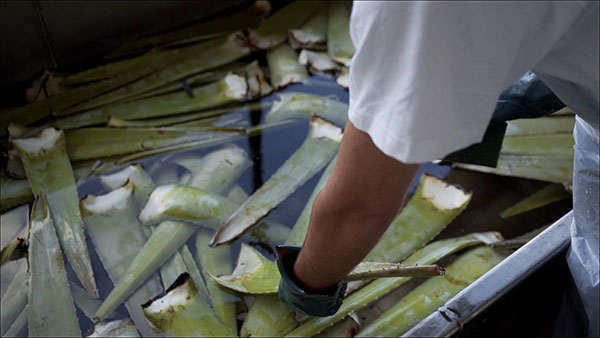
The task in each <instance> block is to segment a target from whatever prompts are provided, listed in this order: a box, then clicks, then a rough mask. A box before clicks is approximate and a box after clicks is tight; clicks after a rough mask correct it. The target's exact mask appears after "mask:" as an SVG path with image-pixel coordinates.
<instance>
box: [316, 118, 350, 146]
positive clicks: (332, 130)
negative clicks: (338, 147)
mask: <svg viewBox="0 0 600 338" xmlns="http://www.w3.org/2000/svg"><path fill="white" fill-rule="evenodd" d="M310 127H311V134H310V136H311V137H312V138H318V139H320V138H328V139H330V140H333V141H335V142H341V141H342V136H343V133H342V129H341V128H339V127H337V126H336V125H335V124H333V123H331V122H329V121H327V120H324V119H322V118H320V117H317V116H313V117H311V119H310Z"/></svg>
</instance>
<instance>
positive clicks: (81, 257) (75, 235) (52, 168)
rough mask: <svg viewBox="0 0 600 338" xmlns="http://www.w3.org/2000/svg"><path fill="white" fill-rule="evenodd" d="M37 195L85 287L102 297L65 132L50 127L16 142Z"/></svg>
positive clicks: (92, 293) (94, 294)
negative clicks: (40, 198)
mask: <svg viewBox="0 0 600 338" xmlns="http://www.w3.org/2000/svg"><path fill="white" fill-rule="evenodd" d="M13 144H14V145H15V147H16V148H17V150H18V151H19V155H20V156H21V158H22V159H23V164H24V165H25V170H26V171H27V179H28V180H29V184H30V186H31V190H32V191H33V193H34V195H36V196H38V195H40V194H41V195H44V196H45V197H46V199H47V200H48V205H49V207H50V214H51V215H52V219H53V222H54V226H55V227H56V232H57V233H58V237H59V239H60V243H61V248H62V249H63V250H64V253H65V255H66V256H67V259H68V261H69V263H71V266H72V267H73V270H74V271H75V273H76V274H77V277H78V278H79V280H80V281H81V284H82V285H83V287H84V288H85V289H86V290H87V292H89V293H90V295H91V296H92V297H94V298H96V297H98V290H97V288H96V280H95V279H94V272H93V270H92V265H91V262H90V256H89V253H88V249H87V244H86V242H85V234H84V232H83V221H82V220H81V213H80V211H79V198H78V196H77V186H76V184H75V178H74V176H73V170H72V168H71V162H70V161H69V157H68V156H67V151H66V147H65V137H64V134H63V132H62V130H58V129H54V128H47V129H44V130H43V131H42V132H41V133H40V134H38V135H37V136H35V137H32V138H25V139H18V140H14V141H13Z"/></svg>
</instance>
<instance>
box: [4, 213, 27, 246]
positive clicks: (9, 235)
mask: <svg viewBox="0 0 600 338" xmlns="http://www.w3.org/2000/svg"><path fill="white" fill-rule="evenodd" d="M0 224H2V226H1V227H0V230H1V233H0V234H1V236H0V237H1V238H0V244H1V245H2V247H5V246H7V245H8V243H9V242H11V241H13V240H14V239H16V238H17V237H21V238H25V237H27V225H28V224H29V206H28V205H22V206H20V207H18V208H15V209H13V210H10V211H8V212H6V213H4V214H2V215H1V216H0Z"/></svg>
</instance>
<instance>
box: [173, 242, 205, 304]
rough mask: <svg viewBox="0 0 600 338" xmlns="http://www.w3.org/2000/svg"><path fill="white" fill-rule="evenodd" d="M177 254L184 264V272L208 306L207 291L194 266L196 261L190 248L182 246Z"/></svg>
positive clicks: (200, 274) (199, 273)
mask: <svg viewBox="0 0 600 338" xmlns="http://www.w3.org/2000/svg"><path fill="white" fill-rule="evenodd" d="M179 253H180V255H181V258H182V259H183V262H184V263H185V266H186V268H187V269H186V272H187V273H189V274H190V276H191V277H192V279H193V280H194V283H195V284H196V287H197V288H198V292H199V294H200V296H201V297H202V298H203V300H204V302H205V303H206V304H210V303H211V302H210V298H209V296H208V289H207V288H206V284H205V282H204V278H203V277H202V273H201V272H200V269H199V268H198V265H197V264H196V261H195V260H194V256H193V255H192V252H191V251H190V248H188V246H187V245H184V246H182V247H181V249H180V250H179Z"/></svg>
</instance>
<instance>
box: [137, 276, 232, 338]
mask: <svg viewBox="0 0 600 338" xmlns="http://www.w3.org/2000/svg"><path fill="white" fill-rule="evenodd" d="M142 307H143V311H144V314H145V315H146V318H148V320H149V321H150V322H151V323H152V324H153V325H154V326H155V327H156V328H157V329H158V330H159V331H160V332H162V333H163V334H164V335H165V336H166V337H181V336H184V337H232V336H235V333H233V332H231V330H229V329H228V328H226V327H225V326H224V325H223V324H222V323H221V322H220V321H219V319H218V318H217V317H216V315H215V313H214V311H213V310H212V309H211V308H210V306H208V305H207V304H206V303H204V302H203V301H202V299H201V298H200V297H199V296H198V289H197V288H196V285H195V284H194V281H193V280H192V278H191V277H190V276H189V274H187V273H184V274H182V275H181V276H180V277H179V278H178V279H177V280H176V281H175V283H173V285H171V287H169V289H168V290H167V291H166V294H165V295H161V296H159V297H157V298H155V299H152V300H151V301H149V302H148V303H146V304H144V305H142Z"/></svg>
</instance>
